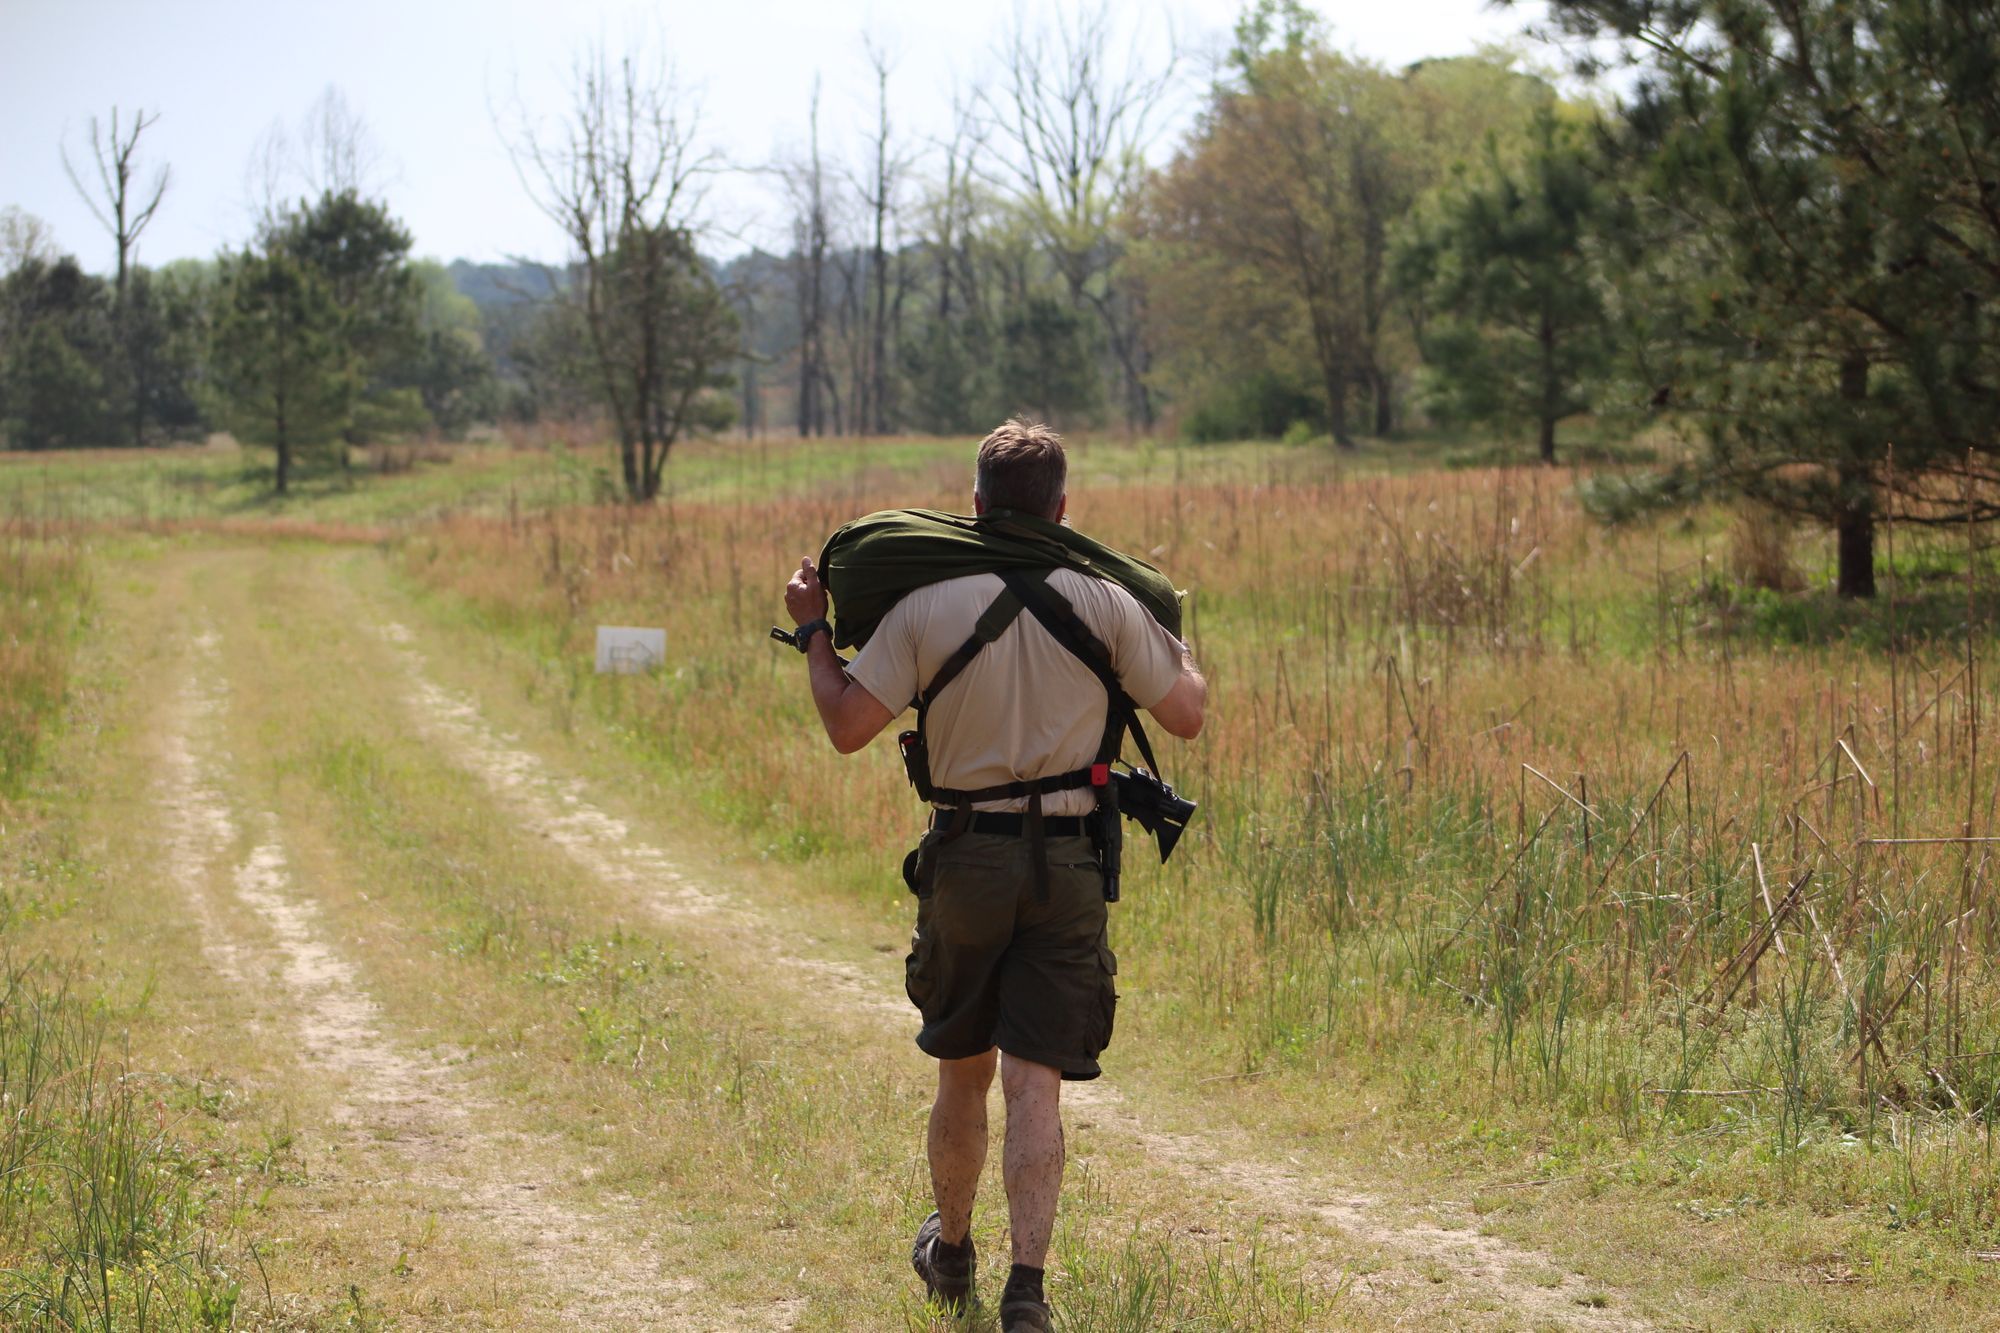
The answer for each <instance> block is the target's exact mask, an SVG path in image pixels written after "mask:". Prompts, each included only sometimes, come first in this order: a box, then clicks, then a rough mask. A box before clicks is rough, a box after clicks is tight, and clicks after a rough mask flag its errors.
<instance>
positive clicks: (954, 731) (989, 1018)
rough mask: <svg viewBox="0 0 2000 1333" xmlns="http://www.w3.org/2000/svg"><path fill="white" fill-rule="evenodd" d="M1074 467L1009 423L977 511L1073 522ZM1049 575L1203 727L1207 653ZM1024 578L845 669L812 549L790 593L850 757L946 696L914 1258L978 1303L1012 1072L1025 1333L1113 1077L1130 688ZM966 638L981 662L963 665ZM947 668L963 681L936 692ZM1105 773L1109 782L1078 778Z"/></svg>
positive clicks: (1165, 702) (990, 582)
mask: <svg viewBox="0 0 2000 1333" xmlns="http://www.w3.org/2000/svg"><path fill="white" fill-rule="evenodd" d="M1067 470H1068V469H1067V460H1066V458H1065V456H1064V452H1063V446H1062V440H1061V437H1059V436H1058V435H1057V434H1056V433H1055V432H1054V431H1052V430H1050V429H1048V428H1047V427H1046V426H1040V425H1034V424H1030V423H1027V422H1023V421H1018V420H1016V421H1009V422H1008V423H1007V424H1006V425H1004V426H1001V427H1000V428H999V429H998V430H995V431H994V432H993V433H992V434H991V435H989V436H987V437H986V440H985V441H984V442H983V443H982V444H981V445H980V447H979V455H978V463H977V471H976V475H975V479H974V487H973V496H972V503H973V511H974V513H975V514H977V515H980V516H982V519H984V518H988V517H993V516H997V515H1000V514H1001V513H1002V512H1003V511H1007V512H1012V513H1017V514H1022V515H1033V516H1035V517H1037V518H1042V519H1047V520H1050V521H1060V520H1062V518H1063V516H1064V514H1065V512H1066V510H1067V505H1068V499H1067V495H1066V494H1065V483H1066V479H1067ZM1039 577H1040V576H1038V578H1039ZM1035 586H1036V587H1038V588H1041V589H1045V590H1046V591H1047V592H1052V593H1054V594H1057V596H1056V597H1055V598H1054V599H1049V600H1052V601H1054V602H1066V603H1067V604H1068V607H1069V608H1070V609H1072V610H1073V611H1074V613H1075V617H1076V618H1077V619H1079V620H1080V621H1081V622H1082V624H1083V626H1084V627H1086V628H1087V630H1088V632H1089V636H1090V637H1094V639H1095V641H1096V642H1095V644H1094V645H1089V646H1090V647H1091V648H1092V649H1093V650H1094V651H1097V650H1101V652H1102V653H1103V655H1104V656H1105V657H1107V658H1108V659H1109V665H1110V668H1111V670H1112V671H1114V672H1115V673H1116V679H1117V681H1118V683H1119V685H1120V686H1121V687H1122V689H1123V692H1124V693H1125V694H1126V695H1128V696H1129V697H1130V699H1131V701H1132V702H1133V703H1134V704H1136V705H1137V706H1138V707H1140V708H1143V709H1145V710H1146V711H1147V712H1149V713H1151V715H1152V716H1153V718H1154V719H1155V720H1156V721H1157V722H1158V723H1159V725H1160V726H1161V727H1162V728H1164V729H1165V730H1166V731H1167V732H1169V733H1171V734H1172V735H1175V736H1179V737H1183V738H1189V739H1191V738H1193V737H1194V736H1195V735H1197V734H1198V733H1199V732H1200V731H1201V726H1202V710H1203V705H1204V703H1205V701H1206V698H1207V685H1206V683H1205V682H1204V681H1203V679H1202V677H1201V674H1200V673H1199V672H1198V671H1197V670H1196V669H1195V665H1194V660H1193V658H1192V656H1191V655H1190V654H1189V652H1188V650H1187V647H1186V646H1185V645H1184V644H1182V643H1181V642H1180V641H1179V640H1178V639H1176V638H1175V637H1174V636H1173V635H1172V634H1170V633H1168V632H1167V631H1166V630H1165V629H1164V628H1162V627H1161V626H1160V625H1159V624H1158V622H1156V621H1155V620H1154V619H1153V617H1152V616H1150V615H1149V614H1148V613H1147V612H1146V611H1145V610H1144V609H1142V608H1141V606H1140V605H1139V603H1138V602H1137V601H1135V600H1134V599H1133V597H1132V596H1131V594H1130V593H1128V592H1126V591H1125V590H1124V589H1123V588H1121V587H1118V586H1117V585H1116V584H1113V583H1110V582H1107V581H1104V580H1100V579H1097V578H1093V577H1091V576H1089V575H1087V574H1083V573H1080V572H1078V571H1076V570H1073V569H1056V570H1054V571H1053V572H1051V573H1049V574H1048V575H1047V576H1046V581H1045V582H1038V583H1037V584H1036V585H1035ZM1016 588H1017V584H1016V583H1014V582H1007V581H1003V579H1002V578H1001V577H1000V575H998V574H973V575H970V576H966V577H959V578H951V579H947V580H945V581H943V582H939V583H933V584H931V585H929V586H927V587H922V588H919V589H917V590H916V591H915V592H912V593H909V594H908V595H906V596H905V597H903V599H902V600H901V601H899V602H898V603H896V605H895V607H894V609H893V610H891V611H890V612H889V614H888V615H887V616H886V617H884V619H883V620H882V622H881V624H880V626H879V627H878V628H877V629H876V630H875V632H874V634H873V636H872V637H871V638H870V639H869V640H868V642H867V644H866V646H865V647H864V648H863V650H862V651H861V652H860V653H859V654H858V655H857V656H856V658H855V659H854V662H853V664H852V665H851V666H849V667H847V668H846V669H845V670H843V669H842V666H841V663H840V659H839V657H838V656H837V655H836V654H835V651H834V647H833V643H832V638H833V636H832V633H831V632H830V631H829V632H827V633H825V634H821V633H820V631H822V630H826V629H827V625H826V619H825V617H826V612H827V598H826V593H825V590H824V589H823V587H822V586H821V584H820V579H819V574H818V571H816V570H815V569H814V568H813V563H812V561H811V560H810V559H808V560H803V561H801V562H800V567H799V571H798V573H797V574H796V575H795V576H794V577H793V578H792V580H791V583H790V584H789V585H788V586H787V587H786V589H785V604H786V608H787V609H788V610H789V611H790V612H791V614H792V618H793V620H794V621H795V622H796V623H797V624H798V625H799V626H800V629H799V631H798V637H799V642H800V644H801V647H802V651H804V652H805V653H806V655H807V658H808V660H809V662H810V666H811V675H812V692H813V702H814V703H815V704H816V705H817V707H818V710H819V715H820V720H821V721H822V722H823V723H824V724H825V726H826V731H827V735H828V737H829V738H831V740H832V741H833V744H834V747H835V748H836V749H838V750H839V751H840V752H841V753H843V754H851V753H853V752H854V751H856V750H859V749H861V748H862V747H863V746H865V745H866V744H867V743H868V742H869V741H870V740H871V739H873V738H874V736H875V735H876V733H878V732H879V731H881V730H882V728H883V727H885V726H886V725H888V723H889V721H890V719H891V718H893V717H894V716H895V715H896V714H898V713H900V712H902V710H903V709H904V708H905V707H907V706H908V705H909V704H910V703H911V701H912V700H915V699H917V698H918V697H919V695H920V694H924V695H926V696H927V697H926V698H925V699H924V703H925V708H924V710H923V711H922V712H920V714H919V717H920V720H921V721H920V728H921V731H922V733H923V737H924V745H925V747H926V748H927V750H928V765H929V787H930V794H931V796H932V799H933V801H934V802H935V803H936V804H937V805H938V809H937V810H936V812H935V813H934V814H933V816H932V821H931V826H930V828H929V830H928V831H927V832H926V833H925V835H924V839H923V841H922V843H921V844H920V846H919V848H918V851H917V855H916V867H915V872H914V876H913V878H914V880H915V884H914V886H913V887H914V889H915V891H916V894H917V922H916V930H915V932H914V934H913V936H912V939H911V945H910V954H909V957H908V959H907V962H906V971H907V989H908V991H909V996H910V1000H911V1002H912V1003H913V1004H915V1005H916V1006H917V1008H918V1010H919V1011H920V1013H921V1014H922V1018H923V1026H922V1029H921V1030H920V1031H919V1033H918V1034H917V1044H918V1045H919V1046H920V1047H922V1048H923V1050H924V1051H925V1052H927V1053H928V1054H930V1055H931V1056H933V1057H935V1058H936V1060H937V1061H938V1086H937V1098H936V1101H935V1102H934V1103H933V1104H932V1107H931V1115H930V1130H929V1138H928V1150H929V1157H930V1168H931V1188H932V1192H933V1195H934V1197H935V1199H936V1204H937V1211H936V1212H934V1213H932V1214H931V1216H930V1217H929V1218H928V1219H926V1221H925V1222H924V1225H923V1227H922V1228H921V1229H920V1230H919V1231H918V1233H917V1239H916V1244H915V1247H914V1250H913V1255H912V1259H913V1263H914V1266H915V1268H916V1270H917V1272H918V1274H919V1275H920V1276H921V1277H922V1278H923V1280H924V1283H925V1285H926V1287H927V1288H928V1290H929V1293H930V1294H931V1296H932V1297H933V1298H935V1299H937V1300H939V1301H941V1302H942V1303H944V1304H946V1305H947V1306H951V1307H954V1308H957V1307H962V1306H963V1305H964V1304H965V1303H966V1302H967V1301H969V1300H970V1298H971V1295H972V1279H973V1274H974V1272H975V1270H976V1263H975V1259H974V1249H973V1241H972V1235H971V1224H972V1203H973V1194H974V1191H975V1190H976V1188H977V1187H978V1182H979V1175H980V1172H981V1170H982V1169H983V1167H984V1165H985V1161H986V1147H987V1124H986V1098H987V1091H988V1089H989V1088H990V1087H991V1086H992V1082H993V1074H994V1070H995V1067H996V1065H997V1066H998V1068H999V1072H1000V1084H1001V1090H1002V1093H1003V1095H1004V1099H1005V1102H1006V1112H1007V1119H1006V1140H1005V1149H1004V1163H1003V1165H1004V1178H1005V1181H1006V1189H1007V1209H1008V1221H1009V1235H1010V1239H1011V1241H1012V1245H1013V1267H1012V1269H1011V1271H1010V1272H1009V1274H1008V1278H1007V1285H1006V1289H1005V1291H1004V1292H1003V1294H1002V1296H1001V1301H1000V1322H1001V1327H1002V1329H1003V1330H1008V1333H1012V1331H1013V1330H1041V1329H1047V1328H1049V1326H1050V1325H1049V1310H1048V1305H1047V1303H1046V1300H1045V1297H1044V1295H1043V1290H1042V1270H1043V1266H1044V1264H1045V1262H1046V1260H1047V1256H1048V1249H1049V1239H1050V1235H1051V1233H1052V1231H1053V1229H1054V1225H1055V1213H1056V1200H1057V1196H1058V1194H1059V1193H1060V1191H1061V1187H1062V1175H1063V1160H1064V1154H1063V1130H1062V1119H1061V1115H1060V1112H1059V1099H1060V1094H1061V1089H1062V1081H1063V1080H1064V1079H1090V1078H1095V1077H1097V1074H1098V1072H1099V1067H1098V1061H1097V1058H1098V1056H1099V1054H1100V1053H1102V1051H1103V1050H1104V1048H1105V1046H1106V1045H1107V1044H1108V1043H1109V1041H1110V1039H1111V1028H1112V1015H1113V1008H1114V1005H1115V1003H1116V1001H1117V995H1116V992H1115V990H1114V982H1113V979H1114V976H1115V974H1116V971H1117V960H1116V958H1115V957H1114V956H1113V954H1112V952H1111V949H1110V946H1109V940H1108V936H1107V933H1106V926H1107V913H1106V908H1105V887H1106V886H1105V876H1104V867H1103V865H1102V864H1101V861H1100V857H1099V854H1098V848H1097V844H1096V843H1095V842H1093V840H1092V839H1091V838H1090V837H1089V836H1088V831H1089V827H1090V826H1089V824H1088V822H1087V817H1088V816H1090V815H1091V813H1092V811H1093V810H1094V809H1096V808H1097V801H1098V789H1099V788H1101V787H1102V786H1103V784H1104V778H1103V776H1102V770H1103V769H1104V767H1105V765H1104V764H1103V763H1102V762H1101V755H1100V749H1101V747H1102V745H1103V743H1104V741H1105V738H1106V736H1107V711H1108V710H1109V709H1110V708H1111V707H1112V699H1111V696H1110V693H1109V692H1108V691H1107V689H1106V688H1105V686H1104V684H1103V683H1102V679H1101V677H1100V676H1099V675H1098V674H1096V673H1095V672H1094V671H1093V670H1092V669H1091V667H1090V666H1089V665H1087V664H1086V663H1085V661H1084V660H1083V659H1082V658H1081V657H1080V656H1079V655H1078V653H1077V650H1076V649H1074V648H1070V647H1066V646H1065V645H1064V644H1063V643H1061V642H1059V641H1058V639H1057V638H1056V637H1055V636H1054V635H1052V634H1051V633H1050V631H1049V630H1048V629H1046V628H1044V625H1043V623H1042V613H1041V612H1038V613H1037V614H1033V615H1029V614H1021V613H1020V612H1021V610H1022V603H1021V599H1020V598H1019V597H1017V596H1015V595H1014V593H1015V590H1016ZM1035 600H1037V601H1038V602H1039V601H1041V600H1042V599H1040V598H1036V599H1035ZM996 627H998V632H997V633H995V632H994V631H995V630H996ZM1073 641H1074V640H1073ZM968 650H970V653H971V656H970V659H969V660H955V659H960V658H964V657H965V655H966V653H967V651H968ZM948 669H949V670H952V671H955V674H949V675H948V676H947V677H946V678H945V679H944V680H942V681H941V682H939V683H940V684H942V685H943V688H941V689H936V690H935V692H934V693H933V682H934V680H936V679H937V678H939V677H940V673H941V672H947V670H948ZM1121 734H1122V733H1121ZM1111 743H1112V745H1113V746H1114V748H1115V745H1116V740H1115V738H1113V740H1112V742H1111ZM1093 766H1094V768H1095V770H1096V771H1097V776H1096V777H1095V778H1090V777H1079V775H1080V774H1089V773H1091V772H1092V771H1093ZM1093 781H1094V782H1095V783H1096V784H1097V787H1095V788H1094V787H1093V786H1092V785H1090V784H1091V782H1093Z"/></svg>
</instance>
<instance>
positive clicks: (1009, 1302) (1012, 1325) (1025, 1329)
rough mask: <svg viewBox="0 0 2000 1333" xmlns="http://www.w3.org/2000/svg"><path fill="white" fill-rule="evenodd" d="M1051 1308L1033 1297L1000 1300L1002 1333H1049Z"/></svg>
mask: <svg viewBox="0 0 2000 1333" xmlns="http://www.w3.org/2000/svg"><path fill="white" fill-rule="evenodd" d="M1053 1327H1055V1325H1053V1324H1051V1323H1050V1322H1049V1307H1048V1306H1047V1305H1046V1304H1044V1303H1043V1302H1041V1301H1038V1300H1036V1299H1035V1298H1034V1297H1033V1296H1003V1297H1001V1298H1000V1333H1049V1330H1050V1329H1051V1328H1053Z"/></svg>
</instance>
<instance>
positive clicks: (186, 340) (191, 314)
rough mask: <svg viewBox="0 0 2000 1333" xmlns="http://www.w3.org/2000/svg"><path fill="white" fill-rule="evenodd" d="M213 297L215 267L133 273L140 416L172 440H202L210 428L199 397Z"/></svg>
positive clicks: (131, 337) (128, 318)
mask: <svg viewBox="0 0 2000 1333" xmlns="http://www.w3.org/2000/svg"><path fill="white" fill-rule="evenodd" d="M214 297H215V276H214V271H213V266H212V265H204V264H200V263H193V262H188V261H183V262H181V263H179V264H175V265H171V266H169V267H168V268H167V269H165V270H158V269H147V268H134V269H133V271H132V273H131V275H130V279H129V282H128V284H127V287H126V292H125V328H124V341H125V349H126V355H127V357H128V362H129V373H130V375H131V381H132V392H133V394H134V396H135V397H136V399H137V408H136V413H135V415H136V417H137V419H138V420H139V421H141V422H143V423H147V424H149V425H151V426H153V427H156V428H157V429H158V430H159V431H160V432H162V433H164V434H165V436H166V437H167V438H169V439H185V438H188V437H189V436H194V435H198V434H199V433H200V432H201V430H202V428H203V426H204V425H205V424H206V422H205V419H204V417H203V415H202V409H201V401H200V392H201V382H202V377H203V376H204V375H205V374H206V371H207V366H206V362H207V354H208V339H209V321H210V318H211V314H212V310H211V307H212V304H213V301H214Z"/></svg>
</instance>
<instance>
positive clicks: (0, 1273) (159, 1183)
mask: <svg viewBox="0 0 2000 1333" xmlns="http://www.w3.org/2000/svg"><path fill="white" fill-rule="evenodd" d="M110 1040H111V1029H110V1022H109V1018H108V1015H107V1014H106V1012H105V1010H104V1008H103V1007H102V1005H101V1003H100V1002H98V1001H95V1000H93V999H92V998H91V997H90V996H88V995H87V994H85V993H84V992H82V991H80V990H79V989H77V987H76V985H75V980H74V978H73V977H72V976H71V975H69V974H68V973H66V972H65V971H63V970H62V969H60V968H57V967H54V966H51V965H50V964H48V963H47V962H46V961H41V960H31V961H25V962H24V961H21V960H19V959H15V958H12V957H6V958H0V1108H4V1109H5V1115H4V1116H0V1322H4V1323H5V1324H6V1326H7V1327H9V1328H18V1329H64V1330H67V1329H81V1328H94V1329H105V1330H112V1329H133V1330H137V1329H181V1328H192V1329H223V1328H229V1327H232V1326H233V1321H234V1316H235V1310H236V1304H237V1301H238V1298H239V1296H240V1294H241V1287H240V1284H239V1282H238V1281H237V1279H236V1278H235V1277H234V1276H233V1275H232V1274H231V1272H230V1270H229V1268H228V1267H227V1266H226V1265H225V1264H224V1263H223V1262H222V1261H221V1258H220V1255H219V1252H218V1249H217V1246H216V1244H215V1241H214V1240H213V1238H212V1236H211V1234H210V1232H209V1230H208V1229H207V1227H206V1225H205V1223H204V1214H205V1211H206V1209H207V1205H208V1202H209V1200H208V1197H207V1192H206V1189H205V1186H204V1185H203V1176H204V1174H205V1171H206V1168H207V1166H208V1164H207V1163H205V1162H204V1161H203V1160H202V1159H201V1158H200V1157H198V1156H196V1155H194V1154H193V1153H191V1152H190V1150H189V1149H188V1147H187V1145H186V1144H185V1143H183V1142H182V1141H181V1140H180V1139H179V1138H178V1137H177V1136H176V1135H175V1134H174V1132H173V1128H172V1125H171V1123H170V1121H169V1120H168V1118H167V1113H166V1105H165V1102H164V1100H163V1096H162V1092H161V1090H160V1089H159V1088H158V1087H156V1086H154V1085H153V1084H152V1083H151V1081H149V1080H148V1079H146V1078H145V1077H143V1076H142V1075H140V1074H138V1073H136V1072H135V1071H133V1070H131V1069H129V1068H128V1067H126V1065H125V1064H124V1063H123V1062H122V1061H121V1060H119V1059H118V1058H116V1056H115V1054H114V1053H113V1052H112V1051H111V1050H110V1049H109V1042H110Z"/></svg>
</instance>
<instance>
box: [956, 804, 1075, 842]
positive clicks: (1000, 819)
mask: <svg viewBox="0 0 2000 1333" xmlns="http://www.w3.org/2000/svg"><path fill="white" fill-rule="evenodd" d="M957 817H958V816H957V815H956V814H955V813H954V812H952V811H950V810H940V811H938V812H937V813H936V814H934V815H932V816H931V827H932V828H934V829H942V828H950V827H951V825H952V821H953V820H955V819H956V818H957ZM965 831H966V832H967V833H997V834H1000V835H1001V836H1002V837H1007V838H1018V837H1020V836H1021V835H1022V834H1023V833H1024V832H1026V817H1025V816H1023V815H1018V814H1001V813H994V812H992V811H977V810H976V811H974V812H973V814H972V819H971V821H970V822H969V823H967V824H966V826H965ZM1089 831H1090V829H1089V827H1088V824H1087V821H1086V820H1085V817H1084V816H1082V815H1044V816H1042V835H1043V836H1044V837H1049V838H1081V837H1083V836H1084V835H1085V834H1086V833H1088V832H1089Z"/></svg>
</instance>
